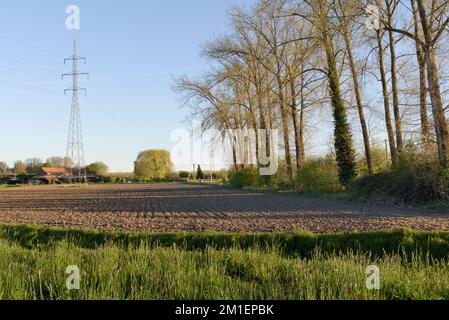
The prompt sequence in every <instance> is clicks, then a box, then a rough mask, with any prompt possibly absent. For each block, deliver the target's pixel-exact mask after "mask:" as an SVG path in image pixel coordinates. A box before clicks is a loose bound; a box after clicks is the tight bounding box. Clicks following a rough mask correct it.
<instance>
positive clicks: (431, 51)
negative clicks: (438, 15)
mask: <svg viewBox="0 0 449 320" xmlns="http://www.w3.org/2000/svg"><path fill="white" fill-rule="evenodd" d="M417 3H418V11H419V15H420V18H421V19H420V20H421V26H422V31H423V34H424V39H425V46H424V53H425V58H426V64H427V81H428V85H429V93H430V100H431V102H432V113H433V118H434V121H435V131H436V136H437V145H438V155H439V160H440V164H441V166H442V167H443V168H446V167H447V165H448V148H449V131H448V127H447V120H446V116H445V114H444V107H443V100H442V97H441V88H440V76H439V74H438V68H437V64H436V59H435V47H434V46H435V44H434V42H433V41H434V40H433V32H432V29H431V26H429V22H428V20H427V19H428V15H427V13H426V9H425V4H424V3H423V0H417Z"/></svg>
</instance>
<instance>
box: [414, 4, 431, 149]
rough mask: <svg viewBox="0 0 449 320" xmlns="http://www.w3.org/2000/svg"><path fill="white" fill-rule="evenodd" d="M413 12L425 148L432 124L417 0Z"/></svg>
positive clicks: (422, 132) (428, 141)
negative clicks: (428, 111) (430, 121)
mask: <svg viewBox="0 0 449 320" xmlns="http://www.w3.org/2000/svg"><path fill="white" fill-rule="evenodd" d="M411 4H412V10H413V23H414V26H415V37H416V38H417V40H416V41H415V46H416V57H417V60H418V67H419V114H420V118H421V138H422V143H423V146H424V147H425V148H427V147H428V145H429V143H430V123H429V116H428V114H427V84H426V81H427V76H426V57H425V56H424V52H423V48H422V46H421V44H420V43H419V40H418V39H421V38H422V37H421V28H420V27H419V19H418V8H417V7H416V2H415V0H411Z"/></svg>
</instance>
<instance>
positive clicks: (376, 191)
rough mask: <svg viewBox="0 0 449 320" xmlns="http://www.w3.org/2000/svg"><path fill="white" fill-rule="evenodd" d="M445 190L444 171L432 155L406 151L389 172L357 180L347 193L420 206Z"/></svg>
mask: <svg viewBox="0 0 449 320" xmlns="http://www.w3.org/2000/svg"><path fill="white" fill-rule="evenodd" d="M447 187H448V174H447V170H443V169H441V167H440V165H439V162H438V159H437V157H436V155H435V154H434V153H432V152H419V151H416V150H414V149H411V148H408V149H406V150H405V151H404V152H403V153H402V155H401V157H400V159H399V161H398V162H397V163H396V164H395V165H394V166H393V167H392V168H391V169H390V170H386V171H384V172H382V173H379V174H375V175H371V176H366V177H363V178H360V179H358V180H356V181H355V182H354V183H353V184H352V186H351V188H350V190H351V191H352V192H353V193H355V194H356V195H359V196H364V197H368V198H373V197H390V198H391V197H392V198H394V199H395V200H397V201H399V202H402V203H403V204H405V203H407V204H422V203H424V202H427V201H432V200H441V199H443V198H444V197H445V194H446V193H447Z"/></svg>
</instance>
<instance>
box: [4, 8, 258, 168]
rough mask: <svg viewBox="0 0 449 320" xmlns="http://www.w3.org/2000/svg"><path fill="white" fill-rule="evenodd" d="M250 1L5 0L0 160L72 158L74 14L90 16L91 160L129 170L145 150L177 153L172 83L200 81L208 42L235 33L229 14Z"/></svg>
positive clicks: (85, 35)
mask: <svg viewBox="0 0 449 320" xmlns="http://www.w3.org/2000/svg"><path fill="white" fill-rule="evenodd" d="M251 2H252V1H250V0H219V1H215V0H192V1H185V0H166V1H162V0H160V1H156V0H131V1H123V0H95V1H92V0H90V1H88V0H84V1H83V0H81V1H74V2H70V1H61V0H40V1H29V0H28V1H23V0H2V10H0V111H1V117H0V118H1V119H2V120H1V123H0V161H6V162H8V164H10V165H12V163H13V162H14V161H15V160H19V159H20V160H25V159H27V158H31V157H38V158H41V159H43V160H45V159H46V158H48V157H50V156H58V155H60V156H64V155H65V151H66V142H67V131H68V121H69V110H70V100H71V99H70V95H67V96H64V94H63V89H64V88H67V87H70V85H71V84H70V80H69V79H67V80H65V81H61V78H60V74H61V73H64V72H69V71H70V66H69V65H67V66H64V64H63V59H64V58H65V57H68V56H70V55H71V50H72V48H71V47H72V39H73V36H74V34H73V32H71V31H68V30H67V29H66V28H65V18H66V15H65V9H66V7H67V6H68V5H70V4H76V5H78V6H79V7H80V9H81V30H80V31H78V32H77V34H76V37H77V40H78V49H79V54H80V55H81V56H85V57H87V58H88V63H87V65H85V66H84V65H81V67H80V69H81V70H82V71H86V72H89V73H90V75H91V80H90V81H82V83H81V86H83V87H86V88H87V89H88V95H87V96H86V97H84V96H81V112H82V121H83V130H84V140H85V153H86V162H87V163H90V162H94V161H99V160H101V161H105V162H106V163H107V164H108V165H109V166H110V168H111V170H112V171H130V170H132V166H133V161H134V160H135V158H136V156H137V153H138V152H139V151H142V150H145V149H150V148H166V149H170V147H171V144H170V142H169V135H170V132H171V131H172V130H174V129H176V128H182V127H186V124H184V123H183V121H184V119H185V117H186V115H188V113H189V110H182V109H180V108H179V102H178V101H177V98H176V96H175V94H174V93H173V92H172V91H171V87H170V86H171V83H172V77H176V76H180V75H183V74H189V75H195V74H198V75H199V74H201V72H202V71H204V70H206V69H207V65H206V63H205V61H204V60H203V59H202V58H201V57H200V56H199V52H200V47H201V44H202V43H204V42H205V41H207V40H210V39H211V38H213V37H214V36H217V35H220V34H223V33H226V32H227V30H228V28H229V25H228V20H227V17H226V11H227V10H228V9H229V8H230V7H231V6H232V5H250V4H251Z"/></svg>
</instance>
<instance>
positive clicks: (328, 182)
mask: <svg viewBox="0 0 449 320" xmlns="http://www.w3.org/2000/svg"><path fill="white" fill-rule="evenodd" d="M295 189H296V190H297V191H300V192H306V193H315V192H339V191H342V190H343V187H342V185H341V184H340V183H339V180H338V166H337V163H336V161H335V159H334V157H333V156H332V155H327V156H325V157H322V158H315V159H311V160H308V161H307V162H306V163H305V164H304V166H303V167H302V169H301V170H300V171H299V172H298V176H297V177H296V180H295Z"/></svg>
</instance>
